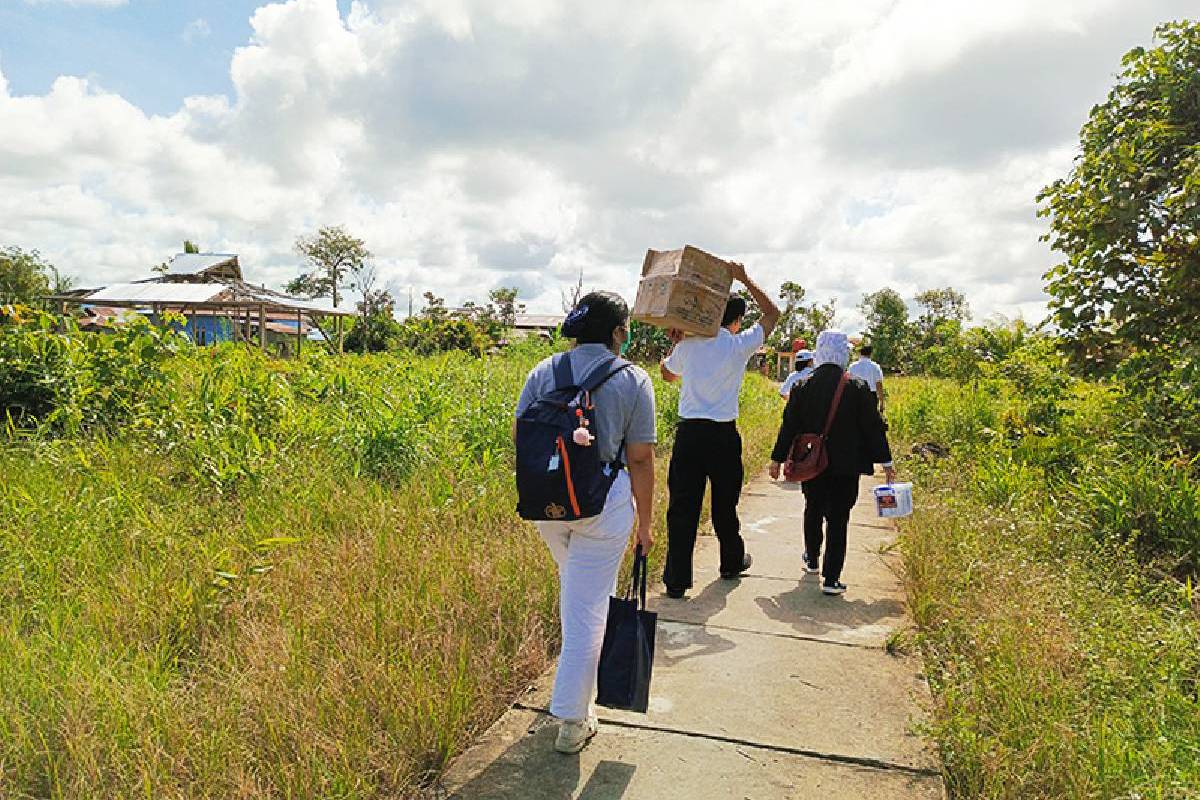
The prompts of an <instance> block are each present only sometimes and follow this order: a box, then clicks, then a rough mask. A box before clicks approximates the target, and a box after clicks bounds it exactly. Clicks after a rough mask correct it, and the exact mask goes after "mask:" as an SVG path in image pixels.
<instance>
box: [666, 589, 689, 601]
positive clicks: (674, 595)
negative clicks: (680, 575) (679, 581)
mask: <svg viewBox="0 0 1200 800" xmlns="http://www.w3.org/2000/svg"><path fill="white" fill-rule="evenodd" d="M686 591H687V589H670V588H668V589H667V597H669V598H671V599H672V600H682V599H683V593H684V592H686Z"/></svg>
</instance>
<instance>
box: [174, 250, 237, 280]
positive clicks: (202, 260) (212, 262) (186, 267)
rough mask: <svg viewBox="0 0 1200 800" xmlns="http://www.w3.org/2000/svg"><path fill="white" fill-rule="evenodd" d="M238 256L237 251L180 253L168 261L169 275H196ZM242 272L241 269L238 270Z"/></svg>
mask: <svg viewBox="0 0 1200 800" xmlns="http://www.w3.org/2000/svg"><path fill="white" fill-rule="evenodd" d="M236 258H237V255H236V254H235V253H179V254H177V255H175V256H173V257H172V258H171V260H170V261H168V262H167V274H168V275H195V274H196V273H197V272H202V271H204V270H206V269H209V268H210V267H217V266H220V265H221V264H224V263H225V262H227V261H233V260H234V259H236ZM238 273H239V274H240V273H241V270H240V269H239V270H238Z"/></svg>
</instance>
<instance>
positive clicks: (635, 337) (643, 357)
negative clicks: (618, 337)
mask: <svg viewBox="0 0 1200 800" xmlns="http://www.w3.org/2000/svg"><path fill="white" fill-rule="evenodd" d="M670 349H671V338H670V337H669V336H668V335H667V332H666V331H664V330H663V329H662V328H659V327H656V326H654V325H647V324H646V323H644V322H638V321H637V320H636V319H635V320H633V321H632V322H630V323H629V350H628V351H626V356H627V357H628V358H630V359H633V360H634V361H644V362H655V363H657V362H658V361H659V359H661V358H662V357H663V356H665V355H666V354H667V353H668V352H669V351H670Z"/></svg>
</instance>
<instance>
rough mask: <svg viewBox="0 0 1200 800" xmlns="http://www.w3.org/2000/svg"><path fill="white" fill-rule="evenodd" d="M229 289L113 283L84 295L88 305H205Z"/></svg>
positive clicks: (215, 285) (216, 285)
mask: <svg viewBox="0 0 1200 800" xmlns="http://www.w3.org/2000/svg"><path fill="white" fill-rule="evenodd" d="M228 289H229V287H228V286H226V285H225V284H223V283H114V284H113V285H112V286H105V287H104V288H103V289H97V290H96V291H94V292H92V293H91V294H88V295H85V296H84V298H83V299H84V300H85V301H86V302H89V303H102V302H105V301H114V300H123V301H134V302H139V303H207V302H209V301H210V300H212V299H214V298H215V297H217V295H219V294H221V293H222V292H224V291H227V290H228Z"/></svg>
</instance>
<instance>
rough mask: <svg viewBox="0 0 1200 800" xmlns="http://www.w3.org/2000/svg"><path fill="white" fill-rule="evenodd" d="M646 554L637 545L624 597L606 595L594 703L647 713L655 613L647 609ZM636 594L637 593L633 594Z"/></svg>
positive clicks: (652, 663)
mask: <svg viewBox="0 0 1200 800" xmlns="http://www.w3.org/2000/svg"><path fill="white" fill-rule="evenodd" d="M647 570H648V566H647V564H646V556H645V555H643V554H642V548H641V546H640V545H639V546H638V548H637V552H636V553H635V554H634V557H633V576H632V578H631V580H630V581H629V589H628V591H626V592H625V596H624V597H610V598H609V599H608V625H607V627H605V629H604V644H603V645H602V646H601V649H600V666H599V669H598V670H597V675H596V703H597V704H598V705H602V706H607V707H608V708H620V709H624V710H626V711H639V712H641V713H643V714H644V713H646V707H647V706H648V705H649V703H650V673H651V671H652V670H653V668H654V628H655V625H656V624H657V623H658V614H655V613H654V612H652V611H647V610H646V572H647ZM635 594H636V596H635Z"/></svg>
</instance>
